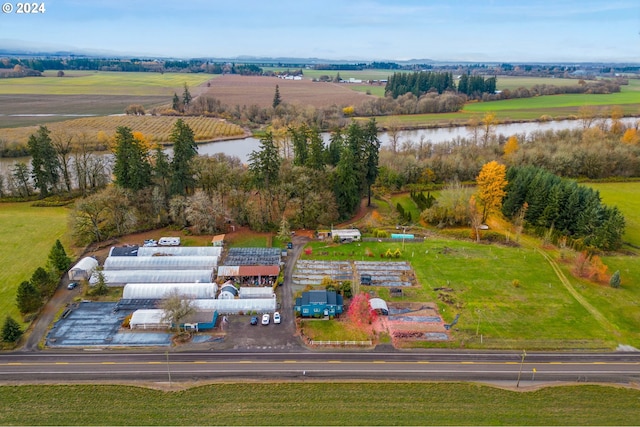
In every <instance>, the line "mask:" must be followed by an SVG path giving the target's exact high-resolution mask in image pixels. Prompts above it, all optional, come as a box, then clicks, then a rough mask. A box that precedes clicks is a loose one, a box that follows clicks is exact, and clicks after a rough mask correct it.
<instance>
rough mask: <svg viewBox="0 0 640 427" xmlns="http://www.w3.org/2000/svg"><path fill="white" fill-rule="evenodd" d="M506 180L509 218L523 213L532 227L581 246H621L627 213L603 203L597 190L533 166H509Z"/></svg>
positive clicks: (599, 247) (505, 213) (617, 247)
mask: <svg viewBox="0 0 640 427" xmlns="http://www.w3.org/2000/svg"><path fill="white" fill-rule="evenodd" d="M507 181H508V184H507V186H506V196H505V198H504V201H503V205H502V213H503V214H504V215H505V216H506V217H508V218H516V217H517V216H518V214H523V218H524V220H525V221H526V222H527V223H528V224H530V225H531V226H532V227H533V228H536V229H538V230H545V231H546V230H552V231H553V232H554V233H556V236H555V237H556V238H557V237H558V236H566V237H568V238H569V239H571V243H572V244H573V245H574V246H575V247H576V248H578V249H583V248H596V249H600V250H605V251H610V250H616V249H619V248H620V247H621V246H622V236H623V234H624V227H625V220H624V216H623V215H622V213H621V212H620V211H619V210H618V208H617V207H612V208H611V207H607V206H606V205H604V204H603V203H602V202H601V200H600V195H599V193H598V192H597V191H595V190H593V189H591V188H588V187H585V186H582V185H578V184H577V183H576V182H575V181H572V180H568V179H563V178H560V177H558V176H557V175H554V174H552V173H551V172H549V171H546V170H544V169H541V168H537V167H534V166H526V167H512V168H509V170H508V171H507ZM541 234H542V233H541Z"/></svg>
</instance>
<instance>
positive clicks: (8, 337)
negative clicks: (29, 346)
mask: <svg viewBox="0 0 640 427" xmlns="http://www.w3.org/2000/svg"><path fill="white" fill-rule="evenodd" d="M21 336H22V329H21V328H20V324H19V323H18V322H16V321H15V320H14V318H13V317H11V316H7V318H6V319H5V321H4V324H3V325H2V341H4V342H16V341H18V340H19V339H20V337H21Z"/></svg>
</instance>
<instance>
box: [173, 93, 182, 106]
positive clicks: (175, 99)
mask: <svg viewBox="0 0 640 427" xmlns="http://www.w3.org/2000/svg"><path fill="white" fill-rule="evenodd" d="M171 108H172V109H173V110H175V111H181V110H182V104H181V103H180V97H179V96H178V94H177V93H175V92H174V93H173V102H172V105H171Z"/></svg>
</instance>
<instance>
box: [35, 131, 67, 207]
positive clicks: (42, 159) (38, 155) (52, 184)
mask: <svg viewBox="0 0 640 427" xmlns="http://www.w3.org/2000/svg"><path fill="white" fill-rule="evenodd" d="M27 146H28V147H29V154H31V176H32V177H33V180H34V182H35V184H36V187H37V188H38V189H39V190H40V197H46V196H48V195H49V192H50V191H51V190H55V188H56V186H57V185H58V181H59V180H60V161H59V160H58V156H57V155H56V150H55V148H54V146H53V142H52V141H51V137H50V136H49V129H47V128H46V127H45V126H40V128H39V129H38V131H37V132H36V133H35V134H33V135H31V136H29V140H28V141H27Z"/></svg>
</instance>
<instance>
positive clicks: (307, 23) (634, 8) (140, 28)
mask: <svg viewBox="0 0 640 427" xmlns="http://www.w3.org/2000/svg"><path fill="white" fill-rule="evenodd" d="M2 1H3V2H4V5H3V6H2V7H3V11H4V9H5V8H6V7H8V6H7V3H8V4H9V5H10V6H13V7H12V9H13V11H12V12H10V13H0V48H16V47H20V48H27V49H35V50H47V51H52V50H72V51H81V52H85V53H86V52H91V53H97V54H104V55H131V56H141V57H164V58H167V57H171V58H235V57H239V56H245V55H246V56H258V57H297V58H322V59H333V60H362V61H373V60H392V61H393V60H395V61H402V60H410V59H432V60H436V61H473V62H476V61H477V62H636V63H637V62H640V0H608V1H607V0H598V1H595V0H530V1H529V0H421V1H420V0H386V1H382V0H322V1H313V2H311V1H306V0H297V1H293V0H275V1H272V0H44V1H42V2H37V3H38V4H42V3H44V9H45V11H44V13H39V14H28V15H27V14H18V13H16V9H17V6H18V5H17V3H18V2H16V1H14V0H9V1H8V2H7V1H6V0H2Z"/></svg>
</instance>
